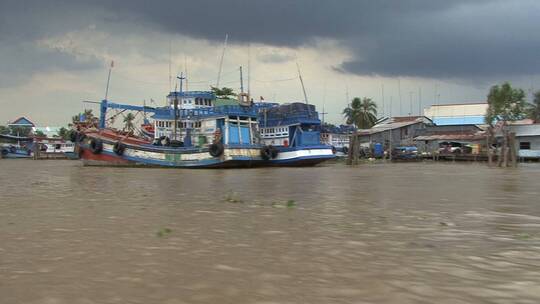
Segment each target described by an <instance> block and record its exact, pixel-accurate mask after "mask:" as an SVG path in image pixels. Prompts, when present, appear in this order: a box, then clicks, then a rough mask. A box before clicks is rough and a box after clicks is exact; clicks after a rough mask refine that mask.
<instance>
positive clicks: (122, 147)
mask: <svg viewBox="0 0 540 304" xmlns="http://www.w3.org/2000/svg"><path fill="white" fill-rule="evenodd" d="M113 151H114V153H115V154H116V155H118V156H121V155H124V151H126V144H124V143H122V142H120V141H117V142H115V143H114V146H113Z"/></svg>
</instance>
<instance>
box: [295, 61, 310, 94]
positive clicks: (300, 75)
mask: <svg viewBox="0 0 540 304" xmlns="http://www.w3.org/2000/svg"><path fill="white" fill-rule="evenodd" d="M296 68H297V69H298V78H299V79H300V84H301V85H302V92H303V93H304V101H305V102H306V104H309V102H308V98H307V94H306V87H305V86H304V80H303V79H302V73H301V72H300V65H298V61H296Z"/></svg>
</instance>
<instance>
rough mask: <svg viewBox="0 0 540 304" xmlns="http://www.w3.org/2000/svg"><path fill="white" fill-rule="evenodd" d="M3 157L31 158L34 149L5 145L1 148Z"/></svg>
mask: <svg viewBox="0 0 540 304" xmlns="http://www.w3.org/2000/svg"><path fill="white" fill-rule="evenodd" d="M0 155H1V157H2V158H31V157H32V150H31V149H29V148H28V147H26V146H20V145H5V146H2V147H1V148H0Z"/></svg>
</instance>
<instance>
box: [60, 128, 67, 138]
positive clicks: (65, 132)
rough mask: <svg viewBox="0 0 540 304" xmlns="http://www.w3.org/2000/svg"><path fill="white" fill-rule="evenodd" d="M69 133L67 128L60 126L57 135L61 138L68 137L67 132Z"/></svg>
mask: <svg viewBox="0 0 540 304" xmlns="http://www.w3.org/2000/svg"><path fill="white" fill-rule="evenodd" d="M68 133H69V130H68V129H66V128H64V127H61V128H60V129H59V130H58V137H61V138H63V139H68V138H69V137H68V135H69V134H68Z"/></svg>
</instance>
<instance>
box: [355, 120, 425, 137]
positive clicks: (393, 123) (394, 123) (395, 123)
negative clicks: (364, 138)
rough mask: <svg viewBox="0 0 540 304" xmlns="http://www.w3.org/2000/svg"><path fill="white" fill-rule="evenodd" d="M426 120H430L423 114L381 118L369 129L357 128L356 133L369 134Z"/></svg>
mask: <svg viewBox="0 0 540 304" xmlns="http://www.w3.org/2000/svg"><path fill="white" fill-rule="evenodd" d="M426 122H430V120H429V118H426V117H424V116H407V117H391V118H386V119H384V120H382V121H381V122H379V123H378V124H376V125H374V126H373V127H372V128H371V129H361V130H358V135H371V134H376V133H380V132H385V131H388V130H394V129H399V128H403V127H407V126H411V125H415V124H419V123H426Z"/></svg>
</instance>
